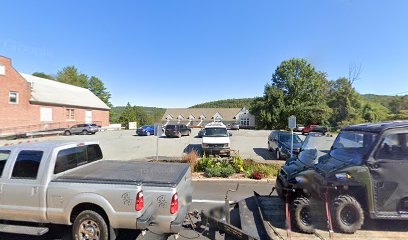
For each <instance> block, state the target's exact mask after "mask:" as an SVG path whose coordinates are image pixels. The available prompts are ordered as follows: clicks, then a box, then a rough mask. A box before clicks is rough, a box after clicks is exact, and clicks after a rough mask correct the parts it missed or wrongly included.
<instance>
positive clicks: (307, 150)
mask: <svg viewBox="0 0 408 240" xmlns="http://www.w3.org/2000/svg"><path fill="white" fill-rule="evenodd" d="M334 140H335V138H334V137H328V136H324V135H321V134H309V135H308V136H307V137H306V139H305V141H304V142H303V145H302V151H301V152H300V153H299V157H298V158H299V160H300V161H302V162H303V163H306V164H313V163H315V162H316V161H315V160H317V159H319V158H320V157H321V156H323V155H325V154H327V153H328V152H330V148H331V146H332V145H333V142H334Z"/></svg>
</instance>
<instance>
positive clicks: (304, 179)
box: [295, 176, 307, 183]
mask: <svg viewBox="0 0 408 240" xmlns="http://www.w3.org/2000/svg"><path fill="white" fill-rule="evenodd" d="M295 180H296V182H298V183H306V182H307V179H306V178H305V177H301V176H299V177H295Z"/></svg>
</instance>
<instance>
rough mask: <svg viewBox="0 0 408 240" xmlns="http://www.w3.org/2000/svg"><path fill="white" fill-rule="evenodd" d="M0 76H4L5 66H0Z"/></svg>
mask: <svg viewBox="0 0 408 240" xmlns="http://www.w3.org/2000/svg"><path fill="white" fill-rule="evenodd" d="M0 75H6V66H4V65H3V64H0Z"/></svg>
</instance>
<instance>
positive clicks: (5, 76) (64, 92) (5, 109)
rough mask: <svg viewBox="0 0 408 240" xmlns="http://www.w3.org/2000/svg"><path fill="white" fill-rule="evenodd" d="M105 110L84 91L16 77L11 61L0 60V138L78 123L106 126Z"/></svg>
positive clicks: (107, 112)
mask: <svg viewBox="0 0 408 240" xmlns="http://www.w3.org/2000/svg"><path fill="white" fill-rule="evenodd" d="M109 109H110V108H109V107H108V106H107V105H106V104H105V103H104V102H103V101H101V100H100V99H99V98H98V97H97V96H95V95H94V94H93V93H92V92H91V91H89V90H88V89H85V88H81V87H76V86H72V85H68V84H64V83H60V82H57V81H53V80H48V79H44V78H39V77H35V76H32V75H28V74H23V73H19V72H17V71H16V69H14V68H13V66H12V64H11V59H9V58H6V57H2V56H0V135H1V134H5V133H6V132H7V129H8V130H11V129H17V128H19V129H21V130H22V129H27V130H26V131H35V130H44V129H52V128H63V127H68V126H71V125H74V124H78V123H97V124H98V125H101V126H107V125H109ZM30 128H31V129H30ZM36 128H38V129H36Z"/></svg>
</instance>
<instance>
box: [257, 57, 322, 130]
mask: <svg viewBox="0 0 408 240" xmlns="http://www.w3.org/2000/svg"><path fill="white" fill-rule="evenodd" d="M327 82H328V81H327V79H326V73H324V72H319V71H317V70H316V69H315V68H314V67H313V66H312V65H311V64H310V63H309V62H308V61H307V60H305V59H298V58H293V59H290V60H287V61H283V62H282V63H281V64H280V65H279V66H278V67H277V68H276V70H275V73H274V74H273V75H272V83H271V84H268V85H266V86H265V90H264V95H263V97H260V98H257V99H255V100H254V102H253V103H252V105H251V109H252V110H251V112H252V113H253V114H254V115H255V116H256V117H257V125H258V127H260V128H286V127H287V119H288V117H289V116H290V115H295V116H296V117H297V119H298V122H301V123H306V124H307V123H320V124H325V123H327V120H328V118H329V117H330V109H329V108H328V106H327V105H326V101H325V94H326V93H327Z"/></svg>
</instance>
